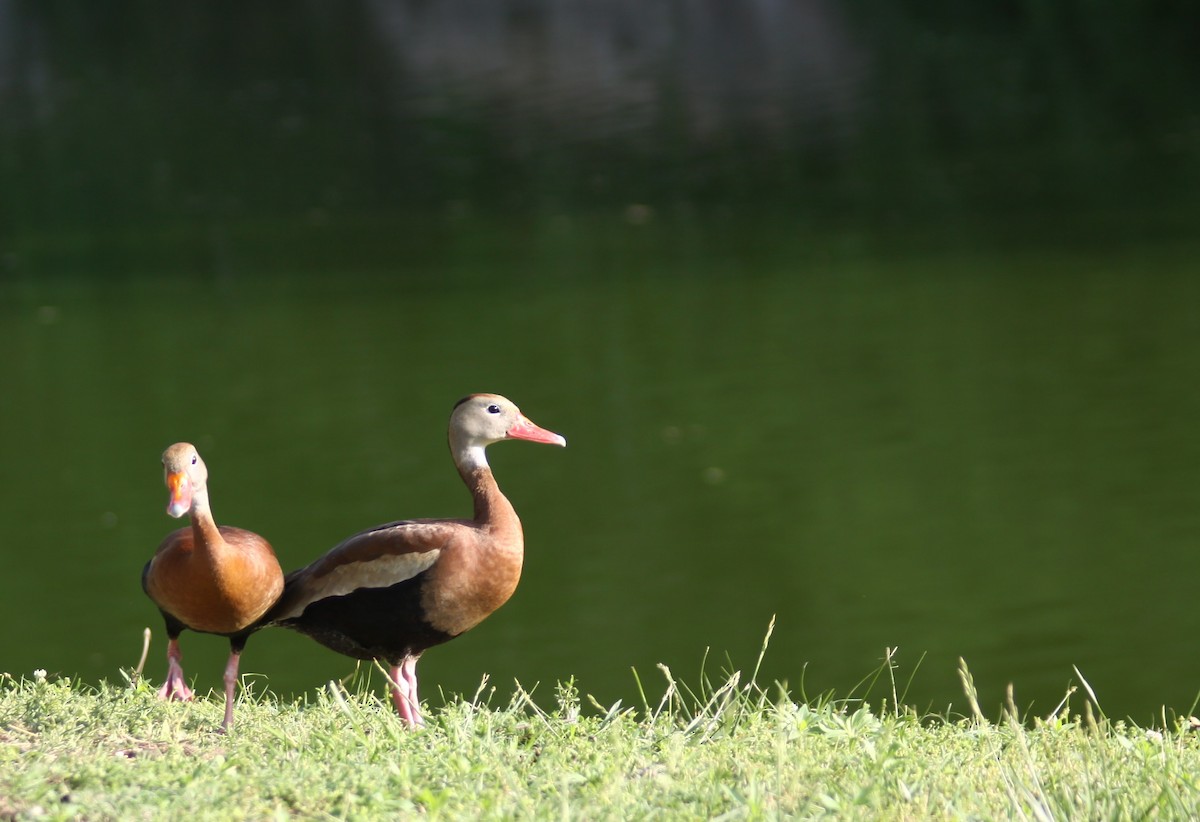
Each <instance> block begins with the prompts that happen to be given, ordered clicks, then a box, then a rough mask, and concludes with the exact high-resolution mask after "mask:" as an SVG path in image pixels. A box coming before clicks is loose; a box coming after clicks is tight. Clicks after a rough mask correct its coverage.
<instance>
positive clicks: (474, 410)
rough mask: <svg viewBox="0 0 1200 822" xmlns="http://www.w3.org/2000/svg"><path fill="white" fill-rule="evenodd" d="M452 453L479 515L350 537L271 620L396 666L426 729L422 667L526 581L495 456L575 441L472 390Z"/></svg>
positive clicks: (406, 705)
mask: <svg viewBox="0 0 1200 822" xmlns="http://www.w3.org/2000/svg"><path fill="white" fill-rule="evenodd" d="M448 439H449V444H450V452H451V456H452V457H453V459H454V465H455V467H456V468H457V469H458V474H459V476H460V477H461V478H462V481H463V483H464V484H465V485H466V486H467V488H468V490H469V491H470V492H471V497H472V499H473V500H474V515H473V516H472V518H470V519H407V520H399V521H396V522H389V523H386V524H384V525H377V526H375V527H373V528H368V529H367V530H365V531H360V532H359V533H357V534H355V535H353V536H351V537H349V538H347V539H345V540H343V541H342V542H341V543H339V544H338V545H336V546H335V547H333V548H332V549H330V550H329V551H328V552H327V553H326V554H324V555H323V556H321V557H319V558H318V559H316V560H315V561H314V562H312V563H311V564H309V565H308V566H306V567H304V568H301V569H300V570H298V571H294V572H292V573H290V574H288V575H287V578H286V579H285V582H284V592H283V595H282V596H281V597H280V599H279V602H278V603H277V604H276V605H275V607H274V608H273V609H272V610H271V612H270V613H269V614H268V616H267V619H266V623H267V624H271V625H275V626H279V627H283V628H288V629H291V630H293V631H297V632H299V633H301V634H304V635H306V636H308V637H310V638H312V639H314V640H316V641H317V642H318V643H320V644H321V645H323V646H325V647H326V648H329V649H331V650H333V651H336V652H338V653H340V654H343V655H345V656H349V657H352V658H354V659H359V660H374V661H376V662H377V663H379V664H381V665H386V666H387V670H388V672H389V676H388V680H389V690H390V691H391V696H392V701H393V703H394V704H395V707H396V711H397V712H398V713H399V715H400V718H401V720H402V721H403V722H404V723H405V724H407V725H408V726H410V727H414V726H420V725H423V724H424V719H423V718H422V715H421V703H420V697H419V695H418V691H417V661H418V660H419V659H420V658H421V655H422V654H423V653H424V652H425V651H427V650H428V649H430V648H432V647H434V646H437V645H441V644H442V643H445V642H448V641H449V640H451V639H454V638H455V637H458V636H461V635H462V634H463V633H465V632H467V631H469V630H470V629H471V628H474V627H475V626H476V625H478V624H479V623H480V622H482V621H483V620H484V619H486V618H487V617H488V616H490V615H491V614H492V613H493V612H495V611H496V610H497V609H498V608H499V607H500V606H502V605H503V604H504V603H505V602H507V601H508V599H509V597H511V596H512V594H513V592H514V591H515V590H516V588H517V582H518V581H519V580H520V578H521V566H522V563H523V559H524V536H523V532H522V529H521V521H520V519H519V518H518V517H517V513H516V511H515V510H514V508H513V506H512V503H510V502H509V501H508V498H507V497H505V496H504V494H502V493H501V492H500V488H499V486H498V485H497V484H496V479H495V477H494V476H493V475H492V469H491V467H490V466H489V465H488V460H487V455H486V449H487V447H488V446H489V445H492V444H494V443H497V442H501V441H504V440H526V441H528V442H537V443H546V444H549V445H558V446H565V445H566V444H567V441H566V439H565V438H564V437H563V436H561V435H560V434H555V433H553V432H551V431H548V430H546V429H544V428H541V427H540V426H538V425H536V424H535V423H533V422H532V421H531V420H530V419H529V418H528V417H526V416H525V415H524V414H522V413H521V411H520V409H518V408H517V406H516V405H515V404H514V403H513V402H512V401H511V400H509V399H506V398H505V397H502V396H500V395H499V394H471V395H469V396H466V397H464V398H463V399H461V400H459V401H458V402H457V403H455V405H454V408H453V410H452V412H451V414H450V424H449V434H448Z"/></svg>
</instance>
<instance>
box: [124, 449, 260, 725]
mask: <svg viewBox="0 0 1200 822" xmlns="http://www.w3.org/2000/svg"><path fill="white" fill-rule="evenodd" d="M162 461H163V474H164V476H165V479H166V483H167V488H169V489H170V491H171V497H170V501H169V502H168V504H167V513H168V514H170V515H171V516H173V517H181V516H183V515H184V514H187V515H188V516H189V517H190V519H191V526H190V527H188V528H180V529H179V530H177V531H172V532H171V533H170V534H168V535H167V537H166V539H164V540H163V541H162V544H161V545H159V546H158V550H157V551H155V552H154V556H153V557H151V559H150V561H149V562H147V563H146V567H145V569H143V570H142V588H143V589H144V590H145V591H146V594H147V595H148V596H149V597H150V599H152V600H154V604H155V605H157V606H158V609H159V610H160V611H162V615H163V619H164V620H166V623H167V681H166V682H165V683H164V684H163V686H162V690H160V691H159V692H158V695H159V697H160V698H161V699H181V700H188V699H191V698H192V697H193V694H192V691H191V689H190V688H188V686H187V683H186V682H184V679H183V666H182V664H181V661H182V655H181V654H180V652H179V634H180V633H181V632H182V631H183V629H184V628H188V629H191V630H193V631H199V632H201V633H205V634H220V635H221V636H227V637H229V648H230V651H229V662H228V664H227V665H226V666H225V719H224V721H223V722H222V723H221V729H222V730H227V729H228V728H229V726H230V724H232V722H233V693H234V687H235V686H236V684H237V674H238V660H239V658H240V656H241V653H242V649H243V648H244V647H245V646H246V640H247V639H248V638H249V636H250V634H252V633H253V632H254V631H255V630H257V628H258V626H257V625H256V624H255V623H256V622H257V621H258V620H259V618H260V617H262V615H263V614H265V613H266V612H267V609H269V608H270V607H271V606H272V605H274V604H275V602H276V600H278V599H279V595H280V594H281V593H282V592H283V571H282V570H280V568H279V561H278V560H277V559H276V558H275V552H274V551H273V550H272V549H271V545H270V543H268V542H267V541H266V540H265V539H263V538H262V537H260V536H259V535H258V534H255V533H253V532H251V531H244V530H242V529H241V528H233V527H231V526H228V525H222V526H220V527H219V528H218V527H217V525H216V523H215V522H213V517H212V512H211V511H210V510H209V507H208V469H207V468H206V467H205V466H204V460H202V459H200V454H199V453H197V452H196V448H195V446H193V445H191V444H190V443H186V442H178V443H175V444H174V445H172V446H171V447H170V448H168V449H167V450H166V451H164V452H163V457H162Z"/></svg>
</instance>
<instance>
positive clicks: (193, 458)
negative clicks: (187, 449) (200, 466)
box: [192, 454, 196, 465]
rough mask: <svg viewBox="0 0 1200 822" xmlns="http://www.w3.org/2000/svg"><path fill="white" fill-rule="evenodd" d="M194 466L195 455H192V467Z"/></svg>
mask: <svg viewBox="0 0 1200 822" xmlns="http://www.w3.org/2000/svg"><path fill="white" fill-rule="evenodd" d="M195 464H196V455H195V454H192V465H195Z"/></svg>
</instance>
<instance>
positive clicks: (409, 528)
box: [263, 520, 467, 623]
mask: <svg viewBox="0 0 1200 822" xmlns="http://www.w3.org/2000/svg"><path fill="white" fill-rule="evenodd" d="M464 527H467V526H466V524H465V523H460V522H457V521H447V520H403V521H400V522H391V523H388V524H387V525H379V526H376V527H375V528H371V529H369V530H367V531H363V532H361V533H359V534H355V535H354V536H352V537H350V538H349V539H347V540H345V541H343V542H342V543H340V544H339V545H337V546H335V547H334V548H332V549H330V550H329V551H328V552H327V553H326V554H325V555H324V556H321V557H320V558H318V559H316V560H315V561H313V562H312V563H310V564H309V565H307V566H305V567H304V568H301V569H300V570H298V571H293V572H292V573H290V574H288V575H287V577H285V578H284V590H283V596H282V597H280V599H279V602H278V603H277V604H276V605H275V607H274V608H272V609H271V611H270V613H268V614H267V616H266V617H265V618H264V620H263V621H264V622H265V623H277V622H282V621H285V620H288V619H293V618H295V617H298V616H299V615H300V614H302V613H303V612H304V609H305V608H307V607H308V606H309V605H311V604H312V603H314V602H316V601H318V600H321V599H326V598H329V597H337V596H345V595H346V594H349V593H351V592H353V591H357V590H360V589H363V588H388V587H391V586H393V585H397V584H399V583H401V582H404V581H406V580H409V579H413V578H414V577H416V576H417V575H419V574H421V573H423V572H425V571H426V570H428V569H429V568H430V567H432V566H433V564H434V563H435V562H437V561H438V558H439V557H440V556H441V555H442V553H443V551H445V550H447V549H449V548H450V547H451V546H452V545H453V544H454V542H455V537H456V535H457V532H458V531H459V530H460V529H462V528H464Z"/></svg>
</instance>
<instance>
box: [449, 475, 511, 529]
mask: <svg viewBox="0 0 1200 822" xmlns="http://www.w3.org/2000/svg"><path fill="white" fill-rule="evenodd" d="M460 473H461V474H462V478H463V482H465V483H466V485H467V488H468V489H470V491H471V497H472V499H474V500H475V524H476V525H478V526H480V527H482V528H487V529H488V530H491V531H498V530H508V529H511V528H516V529H517V530H518V531H519V529H520V527H521V522H520V520H518V519H517V512H516V511H515V510H513V507H512V503H511V502H509V501H508V498H507V497H505V496H504V494H502V493H500V486H499V485H497V484H496V478H495V477H493V476H492V469H491V468H488V467H487V466H486V465H484V466H475V467H470V468H467V467H464V468H461V469H460Z"/></svg>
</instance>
